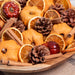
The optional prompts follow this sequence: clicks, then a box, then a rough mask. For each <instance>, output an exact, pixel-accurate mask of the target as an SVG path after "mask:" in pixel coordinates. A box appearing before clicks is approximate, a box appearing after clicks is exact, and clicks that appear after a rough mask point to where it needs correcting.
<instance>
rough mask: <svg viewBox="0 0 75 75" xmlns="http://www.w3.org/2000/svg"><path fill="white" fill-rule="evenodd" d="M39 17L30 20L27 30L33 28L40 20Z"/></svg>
mask: <svg viewBox="0 0 75 75" xmlns="http://www.w3.org/2000/svg"><path fill="white" fill-rule="evenodd" d="M40 18H41V17H39V16H37V17H34V18H32V19H31V20H30V21H29V23H28V29H31V28H33V29H34V28H35V23H36V21H37V20H38V19H40Z"/></svg>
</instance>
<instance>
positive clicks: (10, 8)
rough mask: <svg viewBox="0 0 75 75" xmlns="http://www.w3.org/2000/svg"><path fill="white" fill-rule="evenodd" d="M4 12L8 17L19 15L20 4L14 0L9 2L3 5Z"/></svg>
mask: <svg viewBox="0 0 75 75" xmlns="http://www.w3.org/2000/svg"><path fill="white" fill-rule="evenodd" d="M3 13H4V14H5V15H6V17H7V18H10V17H16V18H17V17H18V15H19V6H18V4H16V3H14V2H7V3H5V4H4V6H3Z"/></svg>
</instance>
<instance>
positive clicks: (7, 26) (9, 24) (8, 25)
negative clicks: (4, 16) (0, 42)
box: [0, 18, 17, 37]
mask: <svg viewBox="0 0 75 75" xmlns="http://www.w3.org/2000/svg"><path fill="white" fill-rule="evenodd" d="M10 21H11V22H10ZM16 21H17V18H11V19H10V20H8V21H7V23H6V24H5V25H4V27H3V29H2V30H1V31H0V37H1V35H2V33H3V32H4V30H5V29H7V28H9V27H11V26H12V25H13V23H14V22H16Z"/></svg>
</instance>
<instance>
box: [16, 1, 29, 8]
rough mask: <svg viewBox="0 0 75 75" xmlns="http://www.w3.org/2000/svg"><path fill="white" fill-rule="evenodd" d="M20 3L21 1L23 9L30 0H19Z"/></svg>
mask: <svg viewBox="0 0 75 75" xmlns="http://www.w3.org/2000/svg"><path fill="white" fill-rule="evenodd" d="M17 1H18V2H19V3H20V5H21V7H22V9H23V7H24V6H25V5H26V2H27V1H28V0H17Z"/></svg>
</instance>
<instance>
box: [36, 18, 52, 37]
mask: <svg viewBox="0 0 75 75" xmlns="http://www.w3.org/2000/svg"><path fill="white" fill-rule="evenodd" d="M52 26H53V25H52V23H51V22H50V20H49V19H48V18H44V17H42V18H40V19H39V20H37V21H36V24H35V30H36V31H37V32H39V33H42V34H43V35H44V36H47V35H48V34H50V32H51V30H52Z"/></svg>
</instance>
